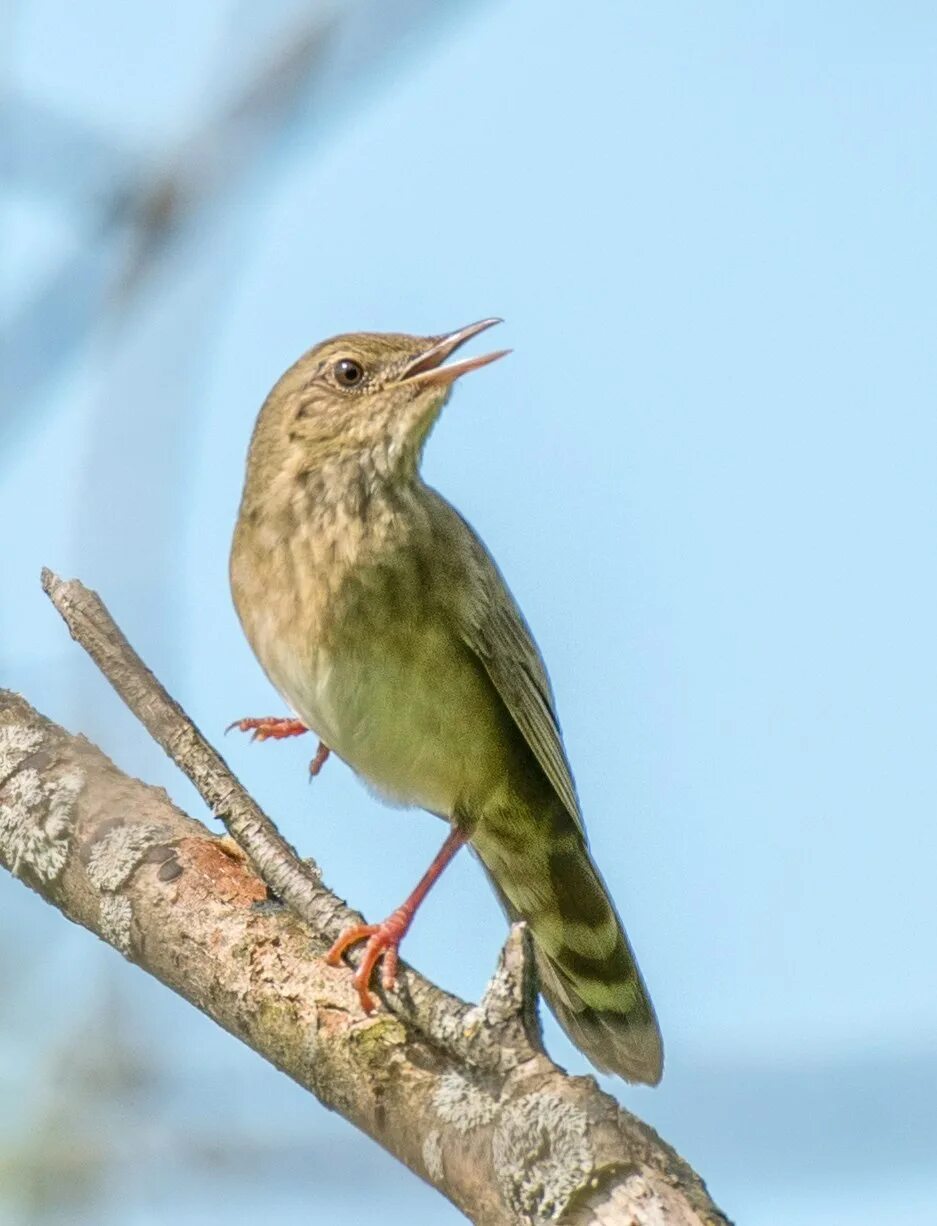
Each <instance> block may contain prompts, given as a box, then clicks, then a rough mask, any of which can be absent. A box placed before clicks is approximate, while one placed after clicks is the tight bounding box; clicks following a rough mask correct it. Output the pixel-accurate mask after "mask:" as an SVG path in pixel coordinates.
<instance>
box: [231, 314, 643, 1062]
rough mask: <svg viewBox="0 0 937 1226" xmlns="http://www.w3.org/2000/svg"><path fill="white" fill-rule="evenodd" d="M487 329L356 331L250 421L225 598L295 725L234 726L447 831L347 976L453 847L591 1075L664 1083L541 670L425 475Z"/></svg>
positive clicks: (346, 939) (514, 616)
mask: <svg viewBox="0 0 937 1226" xmlns="http://www.w3.org/2000/svg"><path fill="white" fill-rule="evenodd" d="M499 322H500V321H499V320H496V319H485V320H482V321H481V322H480V323H476V324H471V325H470V326H469V327H466V328H461V329H459V330H458V331H456V332H452V333H449V334H448V335H445V336H429V337H421V336H404V335H397V334H391V333H387V334H383V333H355V334H352V335H349V336H338V337H335V338H334V339H332V340H328V341H324V342H323V343H322V344H321V345H317V346H316V347H315V348H314V349H311V350H310V351H309V352H308V353H306V354H305V355H304V356H303V357H302V358H300V360H299V361H298V362H297V363H296V364H295V365H294V366H291V367H290V369H289V370H288V371H287V372H286V374H285V375H283V377H282V378H281V379H280V381H279V382H278V383H277V384H276V386H275V387H274V388H273V390H272V391H271V393H270V395H269V396H268V397H267V400H266V402H265V403H264V406H263V408H262V409H261V411H260V415H259V417H258V419H257V425H256V427H255V429H254V434H253V438H252V440H251V444H250V451H249V454H248V459H247V478H246V482H245V486H244V495H243V499H242V502H241V509H240V515H239V517H238V522H237V527H236V529H235V533H234V543H233V546H232V551H231V586H232V591H233V594H234V603H235V605H236V607H237V611H238V615H239V617H240V619H241V624H242V625H243V627H244V631H245V633H246V635H247V638H248V639H249V641H250V644H251V646H252V647H253V649H254V652H255V653H256V655H257V658H258V660H259V661H260V663H261V665H262V666H263V668H264V671H265V672H266V674H267V676H268V677H269V678H270V680H271V681H272V683H273V684H274V686H275V687H276V688H277V690H279V692H280V694H281V695H282V696H283V698H284V699H285V700H286V702H287V703H288V704H289V706H290V707H291V708H292V710H293V712H294V713H295V716H296V718H289V719H284V718H277V717H270V718H267V719H245V720H241V721H239V722H238V726H239V727H241V728H242V729H244V730H253V731H254V734H255V736H258V737H260V738H261V739H264V738H266V737H271V736H272V737H278V736H290V735H294V734H297V733H300V732H305V731H306V730H307V729H311V730H312V731H313V732H315V734H316V735H317V736H318V738H319V742H320V744H319V751H318V753H317V754H316V757H315V759H314V761H313V764H312V767H311V769H312V771H313V773H315V772H316V771H317V770H318V769H319V767H320V766H321V765H322V763H323V761H324V760H325V758H326V757H327V756H328V754H329V752H330V751H332V752H334V753H336V754H338V756H339V757H340V758H342V759H343V760H344V761H345V762H347V763H348V765H349V766H350V767H351V768H352V770H354V771H355V772H356V773H357V774H358V775H359V776H360V777H361V778H362V779H363V780H364V781H365V782H366V784H368V786H369V787H371V788H372V789H373V790H374V791H375V792H377V793H379V794H380V795H381V796H382V797H384V798H385V799H386V800H388V801H389V802H390V803H392V804H398V805H418V806H420V807H421V808H423V809H427V810H429V812H431V813H435V814H436V815H437V816H439V817H441V818H443V819H444V820H445V821H446V822H447V823H448V824H449V827H450V831H449V835H448V837H447V839H446V841H445V844H444V845H443V848H442V850H441V851H440V853H439V855H438V856H437V857H436V859H435V860H434V862H433V864H432V865H431V866H430V869H429V871H428V872H427V873H426V875H425V876H424V878H423V879H422V881H421V882H420V884H419V885H418V886H417V888H416V890H415V891H414V892H413V894H412V895H411V896H410V897H409V898H408V899H407V901H406V902H405V903H404V904H403V906H402V907H400V908H399V909H398V910H397V911H395V912H394V913H393V914H392V915H391V916H390V917H389V918H388V919H387V920H385V921H384V923H383V924H377V925H364V926H362V927H360V928H357V929H353V930H351V931H350V932H348V933H345V934H344V935H343V937H342V938H340V940H339V941H338V942H336V944H335V946H334V947H333V949H332V950H331V952H330V955H329V956H330V959H331V961H332V962H333V963H334V962H337V961H338V960H340V958H341V955H342V953H343V952H344V950H345V949H347V948H348V946H349V945H351V944H353V943H354V942H356V941H359V940H365V939H366V940H367V947H366V950H365V957H364V959H363V961H362V964H361V966H360V968H359V970H358V972H357V974H356V983H357V987H358V991H359V995H360V998H361V1003H362V1005H363V1007H364V1008H365V1009H366V1010H370V1009H371V1008H372V1007H373V1002H372V1000H371V996H370V993H369V991H368V987H369V981H370V977H371V974H372V972H373V970H374V968H375V966H376V964H377V962H378V961H379V960H380V959H381V958H383V967H382V978H383V982H384V984H385V985H386V986H389V985H391V984H392V983H393V980H394V975H395V971H396V966H397V947H398V945H399V944H400V941H401V939H402V937H403V935H404V933H405V932H406V931H407V929H408V927H409V925H410V922H411V920H412V918H413V914H414V912H415V911H416V908H417V907H418V906H419V904H420V902H421V901H422V899H423V897H424V896H425V895H426V893H427V891H428V890H429V888H430V886H431V885H432V884H433V882H434V881H435V879H436V878H437V877H438V875H439V873H440V872H441V871H442V869H443V868H444V867H445V865H446V864H447V863H448V862H449V860H451V858H452V857H453V855H455V853H456V851H457V850H458V849H459V847H460V846H461V845H462V844H463V843H464V842H466V841H467V842H469V843H470V845H471V846H472V847H473V848H474V850H475V852H476V853H477V854H478V856H479V858H480V859H481V861H482V863H483V864H484V866H485V868H486V869H487V871H488V875H489V877H490V878H491V880H492V882H493V883H494V887H495V890H496V891H497V893H498V896H499V898H500V899H501V902H502V904H503V906H504V908H505V910H506V911H507V913H508V915H509V916H510V917H511V918H517V917H521V918H523V919H525V920H526V921H527V923H528V925H529V927H530V932H531V934H532V936H533V942H534V949H535V956H536V964H537V970H538V974H539V980H540V987H541V990H542V992H543V995H544V996H545V997H546V1000H547V1002H548V1004H549V1005H550V1007H551V1009H552V1010H553V1012H554V1013H555V1014H556V1016H557V1018H558V1019H559V1022H560V1024H561V1025H562V1026H563V1028H564V1029H565V1030H566V1032H567V1034H568V1035H569V1036H570V1038H571V1039H572V1040H573V1042H574V1043H575V1044H576V1045H577V1046H578V1047H579V1048H581V1049H582V1051H583V1052H585V1054H586V1055H587V1056H588V1057H589V1059H590V1060H591V1061H592V1063H593V1064H595V1065H596V1066H597V1067H598V1068H600V1069H604V1070H607V1071H612V1072H615V1073H619V1074H620V1075H621V1076H622V1077H626V1078H628V1079H629V1080H631V1081H643V1082H648V1083H650V1084H655V1083H656V1082H657V1081H659V1080H660V1076H661V1068H662V1049H661V1040H660V1032H659V1030H658V1027H657V1021H656V1019H655V1017H654V1010H653V1008H652V1006H651V1002H650V1000H649V999H648V995H647V991H646V989H645V987H644V983H643V981H642V979H641V975H640V973H639V971H638V968H637V965H636V963H635V959H634V954H633V953H632V950H631V946H630V945H629V943H628V938H627V937H626V936H625V932H624V929H623V928H622V925H621V921H620V920H619V918H618V915H617V914H616V911H615V907H614V905H613V903H612V901H611V899H610V898H609V896H608V893H607V892H606V889H605V886H604V884H603V882H602V878H601V876H600V875H599V871H598V869H597V868H596V866H595V864H594V863H593V861H592V857H591V856H590V854H589V849H588V846H587V844H586V837H585V831H584V828H583V822H582V816H581V814H580V811H579V802H578V799H577V796H576V788H575V785H574V784H573V777H572V772H571V770H570V767H569V763H568V761H567V758H566V752H565V750H564V747H563V740H562V737H561V735H560V727H559V723H558V720H557V716H556V709H555V705H554V700H553V693H552V690H551V688H550V682H549V680H548V679H547V673H546V669H545V667H544V664H543V660H542V659H541V657H540V653H539V651H538V650H537V646H536V644H535V643H534V640H533V637H532V635H531V633H530V630H529V629H528V627H527V623H526V622H525V621H524V618H523V616H522V614H521V612H520V610H519V609H518V607H517V605H516V604H515V602H514V599H513V598H512V596H511V593H510V592H509V591H508V588H507V585H506V584H505V582H504V579H503V578H502V576H501V573H500V571H499V570H498V568H497V566H496V565H495V563H494V561H493V560H492V558H491V556H490V554H489V553H488V551H487V550H486V549H485V546H484V545H483V544H482V542H481V541H480V540H479V539H478V537H477V536H476V535H475V533H474V532H473V531H472V529H471V528H470V527H469V525H468V524H467V523H466V522H465V520H464V519H463V518H462V517H461V515H459V513H458V512H457V511H456V510H455V509H454V508H453V507H451V506H450V505H449V503H448V502H446V500H445V499H444V498H443V497H441V495H439V494H438V493H436V491H435V490H433V489H431V488H430V487H429V486H428V485H426V484H425V483H424V482H423V480H422V478H421V476H420V460H421V457H422V453H423V448H424V445H425V443H426V439H427V436H428V435H429V432H430V430H431V429H432V427H433V424H434V423H435V421H436V419H437V417H438V416H439V413H440V410H441V409H442V407H443V405H444V404H445V403H446V401H447V400H448V398H449V395H450V393H451V390H452V385H453V382H454V381H455V380H456V379H457V378H458V377H459V376H460V375H463V374H465V373H466V372H467V371H470V370H474V369H476V368H477V367H479V366H484V365H485V364H486V363H488V362H493V361H494V360H495V359H496V358H499V357H502V356H503V355H504V353H505V352H507V351H504V350H503V351H499V352H497V353H490V354H486V355H484V356H482V357H474V358H466V359H463V360H462V361H456V362H452V363H449V364H448V365H444V364H443V363H444V362H445V361H446V359H447V358H448V357H449V356H450V355H451V354H452V353H453V352H454V350H456V349H457V348H458V347H459V346H460V345H461V344H462V343H463V342H464V341H466V340H468V339H469V338H470V337H473V336H475V335H477V334H478V333H479V332H482V331H483V330H484V329H486V328H489V327H491V325H492V324H495V323H499Z"/></svg>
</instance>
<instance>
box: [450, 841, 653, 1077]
mask: <svg viewBox="0 0 937 1226" xmlns="http://www.w3.org/2000/svg"><path fill="white" fill-rule="evenodd" d="M473 841H474V840H473ZM504 850H505V849H504V847H503V846H502V848H501V852H502V854H501V855H500V856H498V857H495V858H494V859H497V860H499V861H500V863H498V865H497V870H495V867H494V859H492V858H489V856H487V855H485V849H483V848H481V847H480V848H479V851H480V852H481V855H482V859H483V861H487V863H486V867H487V868H488V871H489V875H490V876H491V878H492V881H493V883H494V885H495V889H496V891H497V893H498V895H499V896H500V898H501V901H502V905H503V906H504V908H505V910H506V911H507V912H508V915H509V916H510V918H511V919H512V920H513V919H518V918H520V919H525V920H526V921H527V923H528V925H529V927H530V932H531V935H532V936H533V939H534V951H535V960H536V965H537V971H538V976H539V979H540V989H541V992H542V993H543V996H544V998H545V999H546V1002H547V1004H548V1005H549V1006H550V1008H551V1009H552V1010H553V1013H554V1014H555V1016H556V1019H557V1021H558V1022H559V1023H560V1025H561V1026H562V1027H563V1029H564V1030H565V1031H566V1033H567V1034H568V1035H569V1037H570V1038H571V1039H572V1041H573V1042H574V1043H575V1044H576V1046H577V1047H578V1048H579V1049H580V1050H581V1051H582V1052H584V1054H585V1055H586V1056H588V1058H589V1059H590V1060H591V1061H592V1063H593V1064H594V1065H595V1066H596V1067H597V1068H599V1069H601V1070H603V1072H611V1073H617V1074H618V1075H619V1076H620V1077H624V1078H625V1079H626V1080H628V1081H639V1082H644V1083H646V1084H647V1085H656V1084H657V1083H658V1082H659V1081H660V1078H661V1074H662V1072H663V1061H664V1057H663V1045H662V1043H661V1037H660V1030H659V1029H658V1025H657V1019H656V1017H655V1016H654V1008H653V1006H652V1005H651V1001H650V998H649V997H648V994H647V989H646V988H645V986H644V981H643V980H642V978H641V973H640V971H639V970H638V966H637V962H636V961H635V957H634V953H633V951H632V949H631V946H630V944H629V943H628V938H627V936H626V935H625V931H624V928H623V927H622V924H621V920H620V919H619V918H618V915H617V913H616V911H615V908H614V905H613V903H612V901H611V899H610V898H609V896H608V893H607V891H606V889H605V885H604V883H603V882H602V878H601V877H600V875H599V872H598V869H597V868H596V867H595V864H594V863H593V861H592V858H591V856H590V855H589V851H588V849H587V847H586V845H585V843H584V841H583V839H582V836H581V835H580V834H579V832H578V831H576V832H575V833H573V832H570V833H568V834H566V835H564V836H562V837H561V838H560V839H558V840H556V841H555V842H554V843H553V845H552V846H551V848H550V852H549V856H548V861H547V864H544V863H543V860H542V859H541V858H539V857H538V856H537V854H536V851H535V849H534V848H533V847H531V846H530V845H528V847H527V849H526V851H525V852H520V853H518V854H516V855H514V856H511V857H510V860H511V863H510V864H508V863H505V857H504V854H503V853H504ZM538 869H539V871H538Z"/></svg>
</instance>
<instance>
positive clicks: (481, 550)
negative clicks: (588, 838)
mask: <svg viewBox="0 0 937 1226" xmlns="http://www.w3.org/2000/svg"><path fill="white" fill-rule="evenodd" d="M454 514H456V515H458V512H456V511H454ZM458 517H459V520H460V522H461V525H462V527H463V528H464V532H465V538H467V542H466V543H467V545H468V550H467V553H468V563H469V575H468V585H467V589H466V590H463V593H462V595H463V599H462V600H461V601H460V602H459V608H458V611H457V617H458V621H459V629H460V632H461V635H462V639H463V641H464V642H465V644H466V645H467V646H468V647H469V648H470V650H471V651H472V652H473V653H474V654H475V655H476V656H477V657H478V659H479V660H480V661H481V663H482V665H483V666H484V668H485V671H486V672H487V674H488V676H489V677H490V679H491V682H492V684H493V685H494V687H495V689H496V690H497V691H498V694H499V696H500V698H501V701H502V702H503V703H504V705H505V706H506V707H507V709H508V711H509V712H510V714H511V717H512V719H513V720H514V722H515V724H517V726H518V728H519V729H520V731H521V733H522V735H523V737H524V739H525V741H526V742H527V744H528V745H529V746H530V748H531V750H532V751H533V754H534V756H535V758H536V759H537V762H538V763H539V764H540V767H541V769H542V770H543V773H544V774H545V775H546V777H547V779H548V780H549V781H550V784H551V786H552V787H553V789H554V791H555V792H556V794H557V796H558V797H559V798H560V800H561V801H562V803H563V806H564V808H565V809H566V810H567V811H568V812H569V815H570V817H571V818H572V819H573V821H574V822H575V823H576V825H577V826H578V827H579V829H580V830H582V829H583V822H582V814H581V812H580V808H579V799H578V797H577V795H576V785H575V784H574V783H573V774H572V771H571V770H570V766H569V761H568V759H567V757H566V750H565V749H564V747H563V738H562V734H561V733H560V725H559V720H558V719H557V715H556V706H555V703H554V698H553V690H552V688H551V686H550V680H549V678H548V677H547V670H546V668H545V667H544V663H543V659H542V657H541V655H540V652H539V651H538V649H537V644H536V643H535V642H534V640H533V635H532V634H531V633H530V629H529V627H528V625H527V623H526V622H525V621H524V617H523V614H522V613H521V611H520V609H519V608H518V607H517V604H516V602H515V600H514V597H513V596H512V595H511V593H510V592H509V591H508V587H507V584H506V583H505V582H504V579H503V577H502V575H501V572H500V571H499V570H498V567H497V565H496V564H495V562H494V559H493V558H492V557H491V555H490V554H489V553H488V551H487V549H486V548H485V546H484V545H483V544H482V543H481V541H480V540H479V539H478V537H477V536H476V535H475V533H474V531H473V530H472V528H471V526H470V525H469V524H467V523H466V522H465V520H464V519H462V517H461V516H458Z"/></svg>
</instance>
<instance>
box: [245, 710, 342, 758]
mask: <svg viewBox="0 0 937 1226" xmlns="http://www.w3.org/2000/svg"><path fill="white" fill-rule="evenodd" d="M232 728H237V730H238V732H250V733H252V734H253V735H252V736H251V740H252V741H271V740H272V741H281V740H283V738H284V737H288V736H302V735H303V733H304V732H308V731H309V729H308V728H307V727H306V725H305V724H304V723H303V721H302V720H301V719H293V717H292V716H289V715H262V716H260V717H259V718H256V719H254V718H252V719H236V720H235V721H234V723H233V724H228V726H227V728H225V732H230V731H231V729H232ZM318 757H319V755H318V754H316V758H318ZM319 765H320V766H321V765H322V763H321V762H320V763H319Z"/></svg>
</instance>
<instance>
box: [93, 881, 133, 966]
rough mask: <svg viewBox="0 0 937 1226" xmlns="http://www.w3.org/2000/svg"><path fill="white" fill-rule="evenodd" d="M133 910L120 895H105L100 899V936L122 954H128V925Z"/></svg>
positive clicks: (130, 921) (128, 900)
mask: <svg viewBox="0 0 937 1226" xmlns="http://www.w3.org/2000/svg"><path fill="white" fill-rule="evenodd" d="M132 922H133V908H132V907H131V905H130V899H129V898H124V897H123V896H122V895H121V894H105V895H104V896H103V897H102V899H101V911H100V924H101V936H102V937H103V938H104V939H105V941H107V942H108V943H109V944H111V945H113V946H114V948H115V949H119V950H120V952H121V953H122V954H127V955H129V954H130V925H131V923H132Z"/></svg>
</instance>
